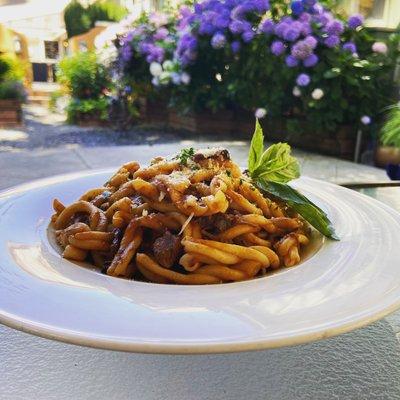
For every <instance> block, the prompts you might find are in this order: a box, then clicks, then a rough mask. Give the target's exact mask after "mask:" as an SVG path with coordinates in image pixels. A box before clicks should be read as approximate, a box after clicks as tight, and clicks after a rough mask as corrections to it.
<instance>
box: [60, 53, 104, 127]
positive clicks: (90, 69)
mask: <svg viewBox="0 0 400 400" xmlns="http://www.w3.org/2000/svg"><path fill="white" fill-rule="evenodd" d="M57 76H58V79H59V82H60V83H61V84H62V85H63V87H64V90H65V91H66V93H68V94H69V96H70V101H69V103H68V105H67V107H66V109H67V119H68V122H70V123H76V124H78V125H84V126H90V125H92V126H99V125H104V124H106V123H107V121H108V108H109V103H110V102H109V97H110V96H109V95H108V94H109V93H110V90H111V89H112V82H111V78H110V76H109V70H108V69H107V67H106V66H105V65H103V64H102V63H101V62H100V61H99V60H98V56H97V55H96V54H95V53H92V52H86V53H78V54H76V55H74V56H71V57H66V58H64V59H63V60H62V61H61V62H60V64H59V70H58V71H57Z"/></svg>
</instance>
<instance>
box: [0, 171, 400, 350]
mask: <svg viewBox="0 0 400 400" xmlns="http://www.w3.org/2000/svg"><path fill="white" fill-rule="evenodd" d="M111 173H112V170H108V171H98V172H94V173H86V174H82V173H81V174H74V175H65V176H58V177H54V178H50V179H45V180H41V181H37V182H33V183H30V184H27V185H24V186H20V187H17V188H14V189H11V190H8V191H6V192H3V193H2V194H1V195H0V322H2V323H3V324H6V325H8V326H11V327H13V328H16V329H20V330H22V331H25V332H29V333H33V334H36V335H39V336H44V337H47V338H51V339H56V340H61V341H65V342H70V343H75V344H80V345H85V346H93V347H99V348H105V349H113V350H125V351H134V352H148V353H214V352H233V351H244V350H256V349H265V348H272V347H280V346H288V345H294V344H298V343H304V342H309V341H313V340H318V339H321V338H326V337H329V336H333V335H338V334H340V333H343V332H347V331H350V330H352V329H355V328H358V327H361V326H363V325H366V324H368V323H371V322H373V321H375V320H377V319H379V318H382V317H383V316H385V315H386V314H388V313H390V312H392V311H394V310H395V309H396V308H398V307H399V306H400V246H399V243H400V214H398V213H396V212H395V211H394V210H392V209H390V208H389V207H387V206H385V205H384V204H382V203H380V202H377V201H375V200H373V199H370V198H368V197H365V196H362V195H360V194H358V193H355V192H352V191H350V190H347V189H344V188H341V187H338V186H335V185H332V184H329V183H326V182H321V181H317V180H313V179H309V178H302V179H301V180H299V181H297V182H296V183H295V186H297V187H298V188H299V189H301V190H302V191H303V192H304V193H305V194H306V195H308V196H309V197H310V198H311V199H312V200H314V201H315V202H316V203H317V204H318V205H320V206H321V207H322V208H323V209H325V210H326V211H327V212H328V214H329V216H330V217H331V219H332V221H333V224H334V226H335V227H336V230H337V233H338V235H339V236H340V237H341V241H340V242H334V241H329V240H327V241H325V242H324V244H323V245H322V247H321V248H320V249H319V251H318V252H317V253H316V254H315V255H314V256H313V257H311V258H309V259H308V260H306V261H305V262H304V263H302V264H301V265H299V266H297V267H294V268H290V269H285V270H282V271H280V272H278V273H277V274H275V275H273V276H270V277H265V278H260V279H256V280H252V281H247V282H240V283H231V284H225V285H212V286H172V285H157V284H151V283H143V282H134V281H128V280H123V279H118V278H113V277H109V276H105V275H102V274H100V273H99V272H97V271H95V270H91V269H88V268H82V267H79V266H77V265H76V264H73V263H71V262H69V261H67V260H64V259H62V258H61V257H60V255H59V253H58V252H57V250H56V249H55V248H54V247H53V246H52V245H51V244H50V242H49V239H48V235H47V225H48V221H49V217H50V215H51V214H52V209H51V201H52V199H53V198H54V197H58V198H60V199H61V200H62V201H63V202H65V203H70V202H72V201H74V200H75V199H77V198H78V197H79V196H80V195H81V194H82V193H83V192H84V191H85V190H86V189H89V188H92V187H96V186H99V185H101V184H102V183H103V182H105V181H106V180H107V178H108V177H109V176H110V175H111Z"/></svg>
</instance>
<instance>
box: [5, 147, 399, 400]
mask: <svg viewBox="0 0 400 400" xmlns="http://www.w3.org/2000/svg"><path fill="white" fill-rule="evenodd" d="M184 144H186V143H184ZM180 145H181V144H172V145H166V146H160V147H158V146H154V147H151V146H142V147H140V146H135V147H133V146H121V147H115V148H93V149H88V148H86V149H84V148H65V149H58V150H57V151H46V150H41V153H39V151H37V152H36V153H35V152H25V153H23V154H21V153H20V152H16V153H4V154H0V186H1V187H2V188H5V187H8V186H11V185H13V184H17V183H20V182H23V181H27V180H31V179H34V178H38V177H43V176H48V175H52V174H55V173H63V172H71V171H76V170H80V169H90V168H98V167H105V166H109V165H119V164H121V163H123V162H125V161H127V160H130V159H139V160H140V161H147V160H148V159H149V158H150V157H152V156H153V155H155V154H169V153H171V152H173V151H174V150H175V148H176V147H178V146H180ZM229 145H230V147H231V148H233V153H234V156H235V157H237V158H239V160H240V161H242V162H243V161H244V159H245V156H246V153H245V150H246V145H245V144H243V143H230V144H229ZM297 155H298V156H299V158H300V160H301V163H302V166H303V171H304V172H305V174H307V175H311V176H314V177H319V178H322V179H325V180H331V181H334V182H341V181H343V182H347V181H355V180H358V181H365V182H367V181H376V180H383V179H386V177H385V174H384V172H383V171H381V170H377V169H374V168H369V167H364V166H360V165H354V164H351V163H347V162H344V161H338V160H335V159H330V158H327V157H322V156H313V155H309V154H306V153H302V152H298V153H297ZM364 192H367V193H366V194H368V195H373V196H374V197H377V198H379V199H381V200H382V201H385V202H386V203H388V204H390V205H392V206H393V207H397V208H398V209H399V210H400V204H399V202H400V200H399V199H400V189H368V190H367V191H364ZM399 315H400V314H393V315H392V316H390V317H388V318H386V319H384V320H381V321H379V322H377V323H374V324H372V325H370V326H368V327H365V328H362V329H359V330H356V331H354V332H351V333H348V334H345V335H341V336H339V337H336V338H332V339H328V340H323V341H320V342H316V343H311V344H307V345H301V346H296V347H291V348H283V349H276V350H268V351H258V352H252V353H238V354H227V355H207V356H167V355H162V356H160V355H141V354H129V353H118V352H110V351H103V350H96V349H89V348H83V347H78V346H73V345H67V344H63V343H58V342H53V341H50V340H47V339H42V338H38V337H34V336H31V335H28V334H24V333H21V332H17V331H14V330H12V329H9V328H7V327H4V326H0V388H1V389H0V399H7V400H8V399H13V400H17V399H85V400H86V399H96V400H101V399H116V400H119V399H121V400H122V399H134V400H136V399H137V400H155V399H160V400H161V399H162V400H166V399H173V400H180V399H182V400H192V399H193V400H203V399H204V400H205V399H210V400H218V399H232V400H234V399H240V400H242V399H249V400H257V399H279V400H284V399H318V400H322V399H329V400H331V399H400V347H399V342H398V339H397V337H396V333H397V332H399V331H400V316H399Z"/></svg>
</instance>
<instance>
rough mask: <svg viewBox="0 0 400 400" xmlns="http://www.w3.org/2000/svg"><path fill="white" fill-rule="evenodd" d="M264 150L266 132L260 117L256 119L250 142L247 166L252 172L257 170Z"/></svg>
mask: <svg viewBox="0 0 400 400" xmlns="http://www.w3.org/2000/svg"><path fill="white" fill-rule="evenodd" d="M263 150H264V134H263V131H262V128H261V125H260V123H259V122H258V119H256V127H255V130H254V134H253V137H252V139H251V143H250V151H249V159H248V161H247V163H248V164H247V168H248V170H249V172H250V174H252V173H253V171H255V169H256V168H257V167H258V166H259V164H260V161H261V156H262V153H263Z"/></svg>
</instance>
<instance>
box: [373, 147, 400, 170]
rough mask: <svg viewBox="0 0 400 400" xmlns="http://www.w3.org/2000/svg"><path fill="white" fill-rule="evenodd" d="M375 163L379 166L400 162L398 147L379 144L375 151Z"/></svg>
mask: <svg viewBox="0 0 400 400" xmlns="http://www.w3.org/2000/svg"><path fill="white" fill-rule="evenodd" d="M375 164H376V165H377V166H378V167H381V168H385V167H386V165H388V164H395V165H396V164H400V148H398V147H392V146H379V147H378V148H377V149H376V151H375Z"/></svg>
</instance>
